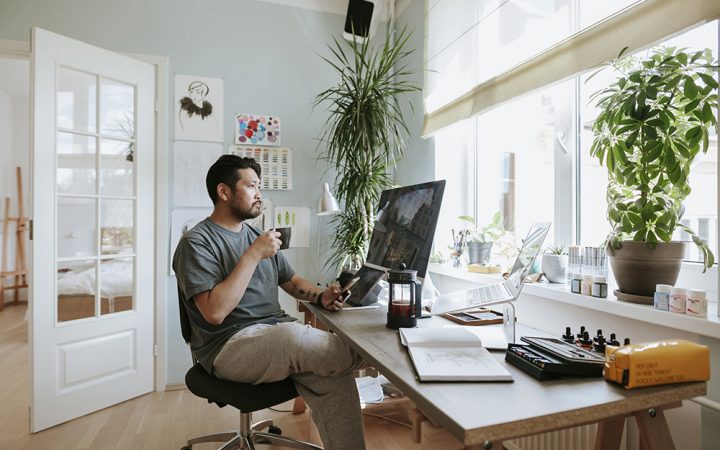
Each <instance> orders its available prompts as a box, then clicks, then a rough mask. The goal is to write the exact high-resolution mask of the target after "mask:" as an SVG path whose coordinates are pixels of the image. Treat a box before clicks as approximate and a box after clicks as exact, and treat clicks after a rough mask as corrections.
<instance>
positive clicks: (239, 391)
mask: <svg viewBox="0 0 720 450" xmlns="http://www.w3.org/2000/svg"><path fill="white" fill-rule="evenodd" d="M185 384H187V387H188V389H190V392H192V393H193V394H195V395H197V396H198V397H202V398H205V399H207V401H208V402H210V403H216V404H217V405H218V406H220V407H221V408H222V407H223V406H225V405H230V406H233V407H235V408H237V409H238V410H239V411H240V429H239V430H238V431H237V432H228V433H215V434H210V435H206V436H200V437H197V438H194V439H190V440H188V442H187V445H186V446H185V447H183V448H182V449H181V450H191V449H192V446H193V445H195V444H200V443H203V442H225V444H224V445H223V446H222V447H220V449H221V450H229V449H235V448H240V449H255V445H256V444H267V445H276V446H281V447H289V448H298V449H305V450H322V447H318V446H317V445H314V444H311V443H309V442H303V441H298V440H294V439H290V438H287V437H285V436H281V435H280V433H281V431H280V429H279V428H278V427H276V426H274V425H273V422H272V420H263V421H260V422H258V423H255V424H253V423H252V413H253V412H254V411H259V410H261V409H265V408H269V407H271V406H274V405H277V404H280V403H283V402H286V401H288V400H292V399H294V398H295V397H297V396H298V393H297V391H296V390H295V384H294V383H293V381H292V380H291V379H289V378H287V379H285V380H281V381H277V382H275V383H265V384H257V385H254V384H247V383H236V382H233V381H227V380H221V379H219V378H216V377H214V376H212V375H210V374H208V373H207V372H206V371H205V369H203V368H202V367H201V366H199V365H197V364H196V365H194V366H193V367H192V368H191V369H190V370H188V372H187V374H186V375H185ZM264 429H268V432H267V433H266V432H262V431H260V430H264Z"/></svg>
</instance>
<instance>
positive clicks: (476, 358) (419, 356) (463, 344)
mask: <svg viewBox="0 0 720 450" xmlns="http://www.w3.org/2000/svg"><path fill="white" fill-rule="evenodd" d="M400 340H401V342H402V344H403V345H405V346H407V348H408V353H410V359H412V362H413V365H414V366H415V371H416V372H417V374H418V379H419V380H420V381H512V380H513V378H512V375H510V372H508V371H507V369H506V368H505V367H503V366H502V364H500V362H498V360H497V359H495V357H494V356H493V355H492V354H490V352H489V351H488V350H487V349H486V348H484V347H483V346H482V342H481V341H480V339H479V338H478V337H477V336H476V335H475V334H473V333H471V332H470V331H468V330H467V329H466V328H464V327H461V326H453V327H442V328H401V329H400Z"/></svg>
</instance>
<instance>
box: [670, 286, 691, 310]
mask: <svg viewBox="0 0 720 450" xmlns="http://www.w3.org/2000/svg"><path fill="white" fill-rule="evenodd" d="M687 299H688V290H687V289H684V288H677V287H674V288H672V290H671V291H670V312H673V313H676V314H685V308H686V305H687Z"/></svg>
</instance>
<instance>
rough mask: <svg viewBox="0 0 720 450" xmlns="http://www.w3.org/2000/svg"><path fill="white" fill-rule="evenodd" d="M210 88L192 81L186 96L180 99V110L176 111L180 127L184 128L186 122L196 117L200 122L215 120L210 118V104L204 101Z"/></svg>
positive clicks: (199, 82)
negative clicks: (207, 119)
mask: <svg viewBox="0 0 720 450" xmlns="http://www.w3.org/2000/svg"><path fill="white" fill-rule="evenodd" d="M209 92H210V87H209V86H208V85H207V84H205V83H203V82H202V81H193V82H192V83H190V85H189V86H188V96H187V97H183V98H181V99H180V110H179V111H178V115H179V117H178V119H179V120H180V126H181V127H183V128H185V123H187V122H188V120H193V116H198V117H199V118H200V120H205V119H206V118H209V119H213V120H215V117H214V116H212V110H213V107H212V103H210V102H209V101H207V100H206V98H207V95H208V93H209Z"/></svg>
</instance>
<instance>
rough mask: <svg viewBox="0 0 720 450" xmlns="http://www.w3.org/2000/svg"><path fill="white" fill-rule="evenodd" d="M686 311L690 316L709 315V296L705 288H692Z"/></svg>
mask: <svg viewBox="0 0 720 450" xmlns="http://www.w3.org/2000/svg"><path fill="white" fill-rule="evenodd" d="M685 309H686V311H687V315H688V316H693V317H707V297H706V296H705V291H704V290H703V289H690V291H689V292H688V298H687V306H686V308H685Z"/></svg>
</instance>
